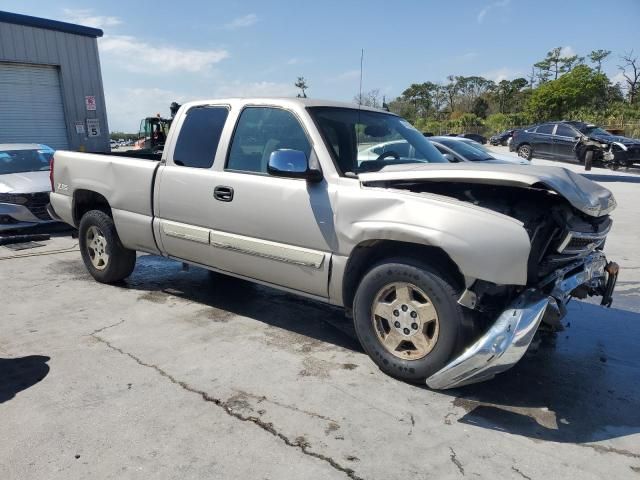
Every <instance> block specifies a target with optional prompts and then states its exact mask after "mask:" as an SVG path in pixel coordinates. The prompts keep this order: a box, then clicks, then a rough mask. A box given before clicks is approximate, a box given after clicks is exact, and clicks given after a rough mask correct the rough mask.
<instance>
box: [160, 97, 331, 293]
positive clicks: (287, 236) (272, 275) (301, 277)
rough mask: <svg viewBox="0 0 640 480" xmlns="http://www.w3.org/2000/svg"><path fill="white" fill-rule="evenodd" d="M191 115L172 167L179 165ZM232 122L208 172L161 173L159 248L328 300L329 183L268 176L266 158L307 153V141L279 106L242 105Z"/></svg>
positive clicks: (176, 170)
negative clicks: (287, 151)
mask: <svg viewBox="0 0 640 480" xmlns="http://www.w3.org/2000/svg"><path fill="white" fill-rule="evenodd" d="M189 115H190V113H187V118H186V119H185V122H184V123H183V125H182V128H181V131H180V138H178V141H177V144H176V147H175V153H174V156H173V158H174V159H175V161H174V163H175V162H178V161H181V155H180V150H181V138H182V136H183V135H186V134H185V132H186V131H187V130H186V129H187V128H191V127H190V125H189V122H188V120H189ZM232 117H233V119H235V118H237V119H238V120H237V124H236V125H235V127H234V126H233V125H227V127H226V128H225V133H223V135H222V136H223V140H222V141H221V145H220V148H218V152H217V154H216V160H215V165H214V167H213V168H208V169H205V170H202V169H200V170H199V169H197V168H190V167H188V166H187V165H185V166H182V165H179V164H177V165H174V166H167V167H166V168H165V169H164V171H163V172H162V176H161V178H160V183H159V186H158V188H159V200H158V203H159V214H160V220H159V221H160V222H162V223H163V225H162V226H161V228H160V230H161V233H160V236H161V239H162V243H163V247H164V249H165V250H166V252H167V253H168V254H169V255H171V256H173V257H176V258H181V259H186V260H190V261H194V262H197V263H201V264H204V265H208V266H211V267H214V268H216V269H219V270H223V271H227V272H230V273H234V274H237V275H242V276H244V277H249V278H253V279H256V280H260V281H264V282H268V283H271V284H275V285H279V286H283V287H286V288H290V289H293V290H297V291H301V292H305V293H309V294H313V295H317V296H321V297H327V296H328V275H329V266H330V259H331V251H332V247H331V244H332V243H335V233H334V230H333V228H334V224H333V211H332V209H331V203H330V200H329V194H328V189H327V187H328V186H327V183H326V182H324V181H322V182H319V183H314V184H311V183H307V182H306V181H305V180H300V179H291V178H278V177H274V176H270V175H268V174H267V162H268V159H269V156H270V154H271V152H273V151H275V150H277V149H286V148H288V149H296V150H302V151H304V152H305V153H306V154H307V155H308V157H310V156H311V155H313V153H312V152H313V149H312V145H311V143H310V140H309V139H308V136H307V135H306V133H305V131H304V129H303V128H302V126H301V124H300V122H299V121H298V119H297V118H296V116H295V115H294V114H293V113H292V112H289V111H287V110H284V109H281V108H275V107H258V106H256V107H246V108H244V109H243V110H242V112H232V113H231V114H230V115H229V122H233V119H232ZM198 134H199V135H205V136H206V135H207V133H206V132H205V131H204V130H200V131H199V133H198ZM229 139H230V143H229V144H227V142H229ZM225 154H226V155H225ZM182 162H183V163H184V160H182Z"/></svg>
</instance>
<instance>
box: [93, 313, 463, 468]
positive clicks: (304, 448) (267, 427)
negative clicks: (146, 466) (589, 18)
mask: <svg viewBox="0 0 640 480" xmlns="http://www.w3.org/2000/svg"><path fill="white" fill-rule="evenodd" d="M122 322H124V320H122V321H121V322H118V323H116V324H113V325H109V326H107V327H103V328H102V329H98V330H96V331H95V332H93V333H91V334H90V335H91V336H92V337H93V338H95V339H96V340H98V341H99V342H101V343H103V344H105V345H106V346H107V347H108V348H110V349H111V350H113V351H115V352H118V353H119V354H121V355H124V356H127V357H129V358H131V359H132V360H133V361H134V362H136V363H137V364H138V365H140V366H142V367H146V368H150V369H152V370H155V372H156V373H158V374H159V375H160V376H162V377H164V378H166V379H167V380H169V381H170V382H171V383H173V384H175V385H177V386H179V387H181V388H182V389H184V390H186V391H188V392H191V393H194V394H196V395H199V396H200V397H201V398H202V400H204V401H205V402H210V403H213V404H214V405H216V406H217V407H220V408H221V409H222V410H223V411H224V412H225V413H226V414H227V415H229V416H231V417H233V418H235V419H237V420H240V421H242V422H250V423H253V424H254V425H256V426H257V427H259V428H261V429H262V430H264V431H265V432H267V433H269V434H271V435H273V436H274V437H276V438H278V439H279V440H281V441H282V442H283V443H284V444H285V445H287V446H288V447H292V448H296V449H298V450H300V451H301V452H302V453H303V454H305V455H307V456H309V457H313V458H315V459H318V460H322V461H323V462H326V463H328V464H329V465H331V467H333V468H334V469H335V470H338V471H339V472H342V473H344V474H345V475H346V476H347V477H349V478H350V479H352V480H364V479H363V478H362V477H359V476H358V475H356V473H355V472H354V470H353V469H351V468H347V467H344V466H342V465H340V464H339V463H338V462H337V461H335V460H334V459H333V458H331V457H329V456H328V455H323V454H322V453H317V452H314V451H312V450H311V449H310V447H311V445H310V444H309V443H308V442H307V441H306V440H305V439H304V437H297V438H296V439H295V440H291V439H290V438H289V437H287V436H286V435H285V434H284V433H281V432H279V431H278V430H277V429H276V428H275V427H274V426H273V424H272V423H270V422H265V421H263V420H261V419H260V418H258V417H254V416H249V415H242V414H241V413H238V412H236V411H234V410H233V408H232V407H231V406H230V404H229V402H228V401H225V400H222V399H220V398H216V397H213V396H211V395H210V394H208V393H207V392H205V391H204V390H199V389H197V388H195V387H192V386H191V385H189V384H187V383H186V382H183V381H180V380H178V379H177V378H175V377H174V376H173V375H171V374H170V373H168V372H166V371H165V370H163V369H162V368H160V367H158V366H157V365H154V364H151V363H146V362H144V361H143V360H141V359H140V358H138V357H136V356H135V355H133V354H132V353H129V352H126V351H124V350H122V349H121V348H119V347H116V346H115V345H113V344H112V343H111V342H109V341H108V340H106V339H104V338H102V337H100V336H98V335H97V333H99V332H101V331H104V330H106V329H107V328H111V327H114V326H116V325H118V324H119V323H122ZM452 451H453V450H452ZM458 468H461V467H458ZM462 472H463V475H464V470H462Z"/></svg>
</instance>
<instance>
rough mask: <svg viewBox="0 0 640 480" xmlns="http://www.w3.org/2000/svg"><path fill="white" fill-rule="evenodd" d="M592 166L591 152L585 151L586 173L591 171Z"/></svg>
mask: <svg viewBox="0 0 640 480" xmlns="http://www.w3.org/2000/svg"><path fill="white" fill-rule="evenodd" d="M592 166H593V150H587V151H586V152H585V154H584V169H585V170H586V171H589V170H591V167H592Z"/></svg>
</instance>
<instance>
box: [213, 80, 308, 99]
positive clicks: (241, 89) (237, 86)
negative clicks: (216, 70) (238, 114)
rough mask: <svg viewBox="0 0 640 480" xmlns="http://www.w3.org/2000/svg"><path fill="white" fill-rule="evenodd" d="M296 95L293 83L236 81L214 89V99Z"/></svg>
mask: <svg viewBox="0 0 640 480" xmlns="http://www.w3.org/2000/svg"><path fill="white" fill-rule="evenodd" d="M296 93H297V89H296V87H294V85H293V82H291V83H290V84H289V83H277V82H266V81H262V82H243V81H240V80H236V81H233V82H228V83H223V84H220V85H218V86H216V87H214V96H215V97H294V96H295V95H296Z"/></svg>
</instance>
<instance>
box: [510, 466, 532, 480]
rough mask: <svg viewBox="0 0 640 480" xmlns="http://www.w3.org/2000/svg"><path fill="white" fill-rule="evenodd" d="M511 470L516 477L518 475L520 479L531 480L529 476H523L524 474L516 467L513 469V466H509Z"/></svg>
mask: <svg viewBox="0 0 640 480" xmlns="http://www.w3.org/2000/svg"><path fill="white" fill-rule="evenodd" d="M511 470H513V471H514V472H516V473H517V474H518V475H520V476H521V477H522V478H526V479H527V480H531V477H530V476H529V475H525V474H524V473H522V471H521V470H520V469H519V468H518V467H514V466H513V465H512V466H511Z"/></svg>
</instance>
